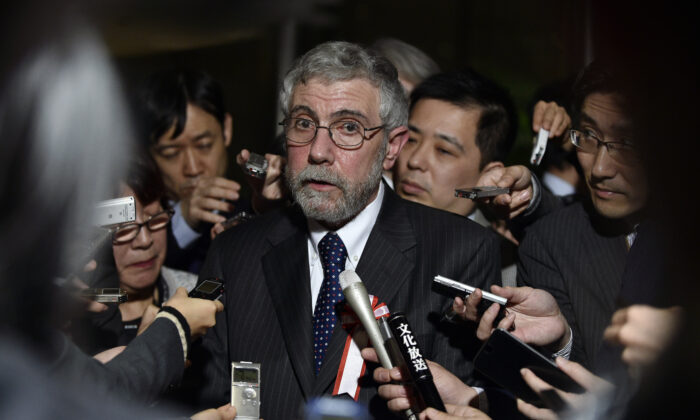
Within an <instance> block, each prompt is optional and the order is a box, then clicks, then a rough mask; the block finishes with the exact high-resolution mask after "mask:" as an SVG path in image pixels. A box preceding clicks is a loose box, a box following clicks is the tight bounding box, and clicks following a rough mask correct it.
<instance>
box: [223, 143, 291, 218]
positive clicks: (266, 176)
mask: <svg viewBox="0 0 700 420" xmlns="http://www.w3.org/2000/svg"><path fill="white" fill-rule="evenodd" d="M236 162H237V163H238V165H239V166H240V167H241V168H242V169H243V172H244V173H245V174H246V175H247V177H246V179H247V181H248V185H250V188H251V191H252V201H253V208H254V209H255V210H256V211H257V212H258V213H264V212H266V211H268V210H271V209H274V208H276V207H278V206H279V203H280V202H282V201H283V200H284V199H285V198H287V197H288V196H289V193H288V191H287V188H286V186H285V184H284V167H285V165H286V164H287V159H285V158H284V157H282V156H280V155H274V154H272V153H266V154H265V156H261V155H259V154H257V153H252V152H250V151H248V150H247V149H243V150H241V152H240V153H238V155H237V156H236Z"/></svg>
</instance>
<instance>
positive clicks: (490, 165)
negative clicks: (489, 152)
mask: <svg viewBox="0 0 700 420" xmlns="http://www.w3.org/2000/svg"><path fill="white" fill-rule="evenodd" d="M494 168H505V165H504V164H503V162H500V161H497V160H494V161H493V162H489V163H487V164H486V166H484V168H483V169H482V170H481V173H482V174H485V173H486V172H488V171H490V170H491V169H494Z"/></svg>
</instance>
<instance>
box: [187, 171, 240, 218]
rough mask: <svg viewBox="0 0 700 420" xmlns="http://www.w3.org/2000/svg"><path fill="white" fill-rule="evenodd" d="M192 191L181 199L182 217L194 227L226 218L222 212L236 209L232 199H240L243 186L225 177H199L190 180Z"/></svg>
mask: <svg viewBox="0 0 700 420" xmlns="http://www.w3.org/2000/svg"><path fill="white" fill-rule="evenodd" d="M189 182H190V184H191V186H190V187H189V190H191V191H192V192H191V193H190V194H188V195H187V196H186V197H184V198H183V199H182V201H180V208H181V210H182V217H183V218H184V219H185V221H186V222H187V224H188V225H190V227H191V228H192V229H197V228H198V227H199V225H200V224H201V223H219V222H223V221H225V220H226V218H225V217H224V216H222V215H221V214H220V213H230V212H232V211H233V210H234V205H233V204H232V203H231V202H232V201H236V200H238V198H239V196H240V189H241V186H240V184H238V183H237V182H235V181H231V180H230V179H226V178H223V177H197V178H191V179H190V180H189Z"/></svg>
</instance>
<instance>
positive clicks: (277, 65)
mask: <svg viewBox="0 0 700 420" xmlns="http://www.w3.org/2000/svg"><path fill="white" fill-rule="evenodd" d="M145 3H146V4H140V3H135V2H126V4H124V2H119V6H118V7H117V6H116V5H115V6H114V7H109V2H108V4H107V6H105V5H104V4H103V5H102V6H101V9H99V10H97V15H98V19H97V21H98V26H99V28H100V30H101V31H102V33H103V35H104V38H105V40H106V41H107V44H108V45H109V47H110V50H111V52H112V54H113V55H114V57H115V60H116V63H117V65H118V67H119V69H120V71H121V73H122V75H123V77H124V80H125V82H126V84H127V88H128V89H129V90H133V89H134V87H135V86H137V85H138V84H139V83H140V82H141V81H142V80H143V79H144V78H145V77H146V75H148V74H149V73H151V72H153V71H155V70H158V69H161V68H164V67H171V66H176V67H186V68H200V69H203V70H205V71H207V72H209V73H210V74H212V76H214V77H215V78H216V79H218V80H219V81H220V82H221V83H222V84H223V86H224V89H225V94H226V100H227V103H228V108H229V110H230V112H231V113H232V115H233V120H234V130H233V132H234V139H233V146H232V147H231V148H230V149H229V153H230V155H231V158H233V156H235V154H236V153H237V152H238V151H239V150H240V149H241V148H243V147H246V148H252V149H253V150H256V151H263V150H265V149H266V148H267V146H268V144H269V143H270V142H271V141H272V139H273V138H274V136H275V134H276V129H277V125H276V123H277V122H278V118H279V115H278V114H277V111H278V106H277V99H276V95H277V87H278V84H279V80H280V78H281V75H282V74H283V72H284V70H286V67H287V66H288V65H289V62H290V60H291V59H292V58H294V57H297V56H298V55H300V54H303V53H304V52H305V51H307V50H309V49H310V48H312V47H313V46H314V45H316V44H318V43H321V42H324V41H327V40H346V41H352V42H358V43H362V44H370V43H372V42H373V41H374V40H376V39H378V38H381V37H394V38H398V39H401V40H403V41H405V42H408V43H410V44H413V45H415V46H417V47H418V48H420V49H421V50H423V51H425V52H426V53H427V54H428V55H430V56H431V57H433V59H435V61H436V62H437V63H438V64H439V65H440V66H441V68H442V69H443V70H451V69H457V68H463V67H466V66H472V67H474V68H475V69H477V70H478V71H480V72H482V73H484V74H486V75H488V76H490V77H491V78H493V79H495V80H496V81H498V82H499V83H500V84H502V85H504V86H505V87H507V88H508V89H509V90H510V92H511V93H512V95H513V96H514V98H515V100H516V104H517V106H518V112H519V128H520V131H519V136H518V142H517V145H516V148H515V150H514V152H513V154H512V156H511V159H510V161H511V162H513V161H525V160H526V159H527V156H528V154H529V150H530V147H531V143H530V141H531V138H532V133H531V131H530V129H529V126H530V111H529V110H528V105H529V103H530V102H531V100H532V97H533V94H534V93H535V91H536V90H537V89H538V88H539V87H541V86H543V85H544V84H548V83H550V82H556V81H562V80H564V79H566V78H568V77H571V76H572V75H575V74H576V72H577V71H578V70H579V69H580V68H581V67H582V66H583V65H584V63H585V62H586V61H587V58H586V57H587V55H586V51H587V49H586V45H591V42H588V44H587V42H586V37H587V31H586V28H587V22H589V21H590V19H588V18H587V16H589V14H587V10H591V9H593V7H592V5H591V4H590V1H584V0H576V1H572V2H562V1H556V0H542V1H528V2H523V1H462V0H432V1H417V0H375V1H370V0H359V1H341V0H316V1H312V0H297V1H281V0H280V1H275V0H263V1H256V2H249V3H246V2H235V1H232V2H189V1H165V0H150V1H148V2H145ZM587 19H588V20H587ZM588 39H589V41H592V38H588ZM285 54H286V56H285ZM285 57H287V59H285ZM230 162H232V160H230ZM234 166H235V165H229V176H231V177H233V178H234V179H238V180H240V179H241V173H240V170H238V168H236V167H234Z"/></svg>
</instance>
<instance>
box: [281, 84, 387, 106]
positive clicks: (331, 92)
mask: <svg viewBox="0 0 700 420" xmlns="http://www.w3.org/2000/svg"><path fill="white" fill-rule="evenodd" d="M319 105H323V106H324V107H330V108H332V109H325V110H320V109H315V108H316V107H318V106H319ZM358 106H359V107H361V108H367V109H362V110H361V111H364V112H370V111H374V112H378V111H379V89H378V88H377V87H375V86H374V85H373V84H372V83H371V82H370V81H369V80H367V79H364V78H355V79H349V80H335V81H334V80H326V79H323V78H319V77H315V78H312V79H309V80H307V81H306V82H300V83H299V84H297V85H296V86H294V89H293V91H292V97H291V104H290V109H294V108H299V107H306V108H310V109H312V110H313V111H315V112H324V111H325V112H334V111H337V110H338V109H341V108H348V109H353V108H357V107H358Z"/></svg>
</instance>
